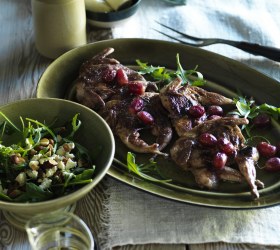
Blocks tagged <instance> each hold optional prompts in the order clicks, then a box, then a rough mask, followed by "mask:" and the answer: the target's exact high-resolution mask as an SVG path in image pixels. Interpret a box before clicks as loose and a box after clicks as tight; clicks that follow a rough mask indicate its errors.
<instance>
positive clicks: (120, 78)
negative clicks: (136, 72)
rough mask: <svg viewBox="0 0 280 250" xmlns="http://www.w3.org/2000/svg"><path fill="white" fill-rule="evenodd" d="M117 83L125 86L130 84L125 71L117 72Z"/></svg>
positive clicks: (119, 70)
mask: <svg viewBox="0 0 280 250" xmlns="http://www.w3.org/2000/svg"><path fill="white" fill-rule="evenodd" d="M116 77H117V82H118V84H119V85H121V86H123V85H126V84H128V77H127V74H126V73H125V71H124V69H122V68H120V69H118V70H117V75H116Z"/></svg>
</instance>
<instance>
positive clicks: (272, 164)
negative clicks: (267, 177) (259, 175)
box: [264, 157, 280, 172]
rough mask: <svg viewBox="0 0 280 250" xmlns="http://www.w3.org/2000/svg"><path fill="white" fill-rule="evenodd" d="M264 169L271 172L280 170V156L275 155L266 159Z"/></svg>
mask: <svg viewBox="0 0 280 250" xmlns="http://www.w3.org/2000/svg"><path fill="white" fill-rule="evenodd" d="M264 169H265V170H267V171H269V172H276V171H280V158H278V157H273V158H270V159H268V160H267V161H266V163H265V165H264Z"/></svg>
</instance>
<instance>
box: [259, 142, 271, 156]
mask: <svg viewBox="0 0 280 250" xmlns="http://www.w3.org/2000/svg"><path fill="white" fill-rule="evenodd" d="M257 149H258V151H259V153H260V155H261V156H264V157H268V158H269V157H273V156H274V155H275V154H276V147H275V146H273V145H271V144H269V143H267V142H259V143H258V145H257Z"/></svg>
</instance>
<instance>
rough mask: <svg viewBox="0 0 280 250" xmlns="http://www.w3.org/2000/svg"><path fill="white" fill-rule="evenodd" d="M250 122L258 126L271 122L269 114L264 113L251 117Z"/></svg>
mask: <svg viewBox="0 0 280 250" xmlns="http://www.w3.org/2000/svg"><path fill="white" fill-rule="evenodd" d="M252 123H253V124H254V125H255V126H256V127H259V128H262V127H266V126H268V125H270V123H271V121H270V116H269V115H268V114H266V113H260V114H258V115H257V116H256V117H255V118H254V119H253V121H252Z"/></svg>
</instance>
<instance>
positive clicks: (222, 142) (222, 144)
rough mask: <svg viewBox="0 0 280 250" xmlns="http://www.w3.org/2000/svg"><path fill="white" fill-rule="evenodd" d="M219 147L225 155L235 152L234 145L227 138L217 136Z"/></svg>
mask: <svg viewBox="0 0 280 250" xmlns="http://www.w3.org/2000/svg"><path fill="white" fill-rule="evenodd" d="M217 145H218V147H219V149H220V150H221V151H222V152H224V153H226V154H227V155H233V154H234V153H235V151H236V150H235V147H234V146H233V144H232V143H231V142H230V141H229V140H228V139H227V138H219V139H218V141H217Z"/></svg>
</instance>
